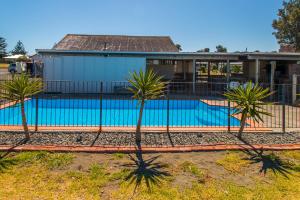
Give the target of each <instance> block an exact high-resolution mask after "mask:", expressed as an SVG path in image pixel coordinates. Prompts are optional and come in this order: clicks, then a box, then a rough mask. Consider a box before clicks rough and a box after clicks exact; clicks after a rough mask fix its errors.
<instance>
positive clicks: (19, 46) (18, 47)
mask: <svg viewBox="0 0 300 200" xmlns="http://www.w3.org/2000/svg"><path fill="white" fill-rule="evenodd" d="M11 54H12V55H17V54H22V55H26V54H27V51H26V50H25V47H24V44H23V43H22V42H21V41H20V40H19V41H18V42H17V44H16V46H15V48H14V49H13V50H12V51H11Z"/></svg>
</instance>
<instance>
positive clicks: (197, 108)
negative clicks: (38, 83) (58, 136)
mask: <svg viewBox="0 0 300 200" xmlns="http://www.w3.org/2000/svg"><path fill="white" fill-rule="evenodd" d="M37 107H38V112H36V108H37ZM167 108H168V103H167V100H150V101H147V102H146V105H145V109H144V113H143V121H142V124H143V125H144V126H166V124H167V121H168V120H167V119H169V125H170V126H183V127H184V126H187V127H188V126H189V127H191V126H192V127H193V126H194V127H198V126H227V125H228V109H227V108H226V107H221V106H209V105H207V104H205V103H203V102H201V101H199V100H169V117H168V112H167V110H168V109H167ZM25 110H26V115H27V120H28V124H29V125H35V124H36V122H37V124H38V125H42V126H99V124H100V119H101V117H100V116H101V114H100V100H99V99H46V98H45V99H39V100H38V105H36V100H35V99H32V100H28V101H26V102H25ZM36 113H38V116H36ZM138 113H139V106H138V103H137V101H136V100H128V99H124V100H119V99H118V100H112V99H109V100H108V99H103V101H102V125H103V126H134V125H136V123H137V119H138ZM21 124H22V123H21V115H20V107H19V106H13V107H7V108H4V109H0V125H21ZM239 124H240V121H239V120H238V119H236V118H234V117H231V119H230V125H231V126H239Z"/></svg>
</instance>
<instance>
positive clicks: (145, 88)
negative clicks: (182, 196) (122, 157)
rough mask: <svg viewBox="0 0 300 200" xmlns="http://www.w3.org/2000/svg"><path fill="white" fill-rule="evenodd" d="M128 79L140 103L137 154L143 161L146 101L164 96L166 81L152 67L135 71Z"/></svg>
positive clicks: (136, 137)
mask: <svg viewBox="0 0 300 200" xmlns="http://www.w3.org/2000/svg"><path fill="white" fill-rule="evenodd" d="M128 81H129V83H130V84H131V87H129V90H130V91H131V92H132V93H133V98H134V99H137V100H138V102H139V105H140V110H139V118H138V122H137V125H136V134H135V141H136V145H137V147H138V150H139V151H140V153H139V154H137V155H138V160H139V161H140V162H143V159H142V154H141V124H142V118H143V110H144V106H145V102H146V101H147V100H151V99H157V98H159V97H161V96H163V92H164V89H165V85H166V83H164V82H163V81H162V77H161V76H157V75H156V74H155V73H154V72H153V70H152V69H150V70H147V71H146V72H145V73H144V72H143V71H142V70H141V71H140V72H139V73H137V72H133V73H132V74H131V77H130V79H129V80H128Z"/></svg>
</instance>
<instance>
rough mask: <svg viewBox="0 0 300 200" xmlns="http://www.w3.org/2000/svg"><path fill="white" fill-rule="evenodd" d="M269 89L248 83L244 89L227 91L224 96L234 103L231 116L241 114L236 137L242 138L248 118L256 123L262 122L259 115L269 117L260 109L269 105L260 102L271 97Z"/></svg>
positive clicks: (240, 87)
mask: <svg viewBox="0 0 300 200" xmlns="http://www.w3.org/2000/svg"><path fill="white" fill-rule="evenodd" d="M272 94H273V93H272V92H270V91H269V88H265V89H264V88H262V87H260V86H259V85H258V84H255V85H253V83H252V82H251V81H250V82H248V83H247V84H246V86H245V87H244V86H243V85H240V86H239V87H237V88H235V89H229V90H228V91H227V92H226V93H225V94H224V96H225V97H227V99H228V100H229V101H230V102H234V103H235V104H236V105H235V106H234V108H233V109H234V112H233V114H232V115H236V114H241V127H240V129H239V134H238V137H239V138H242V133H243V131H244V128H245V124H246V120H247V119H248V118H251V119H253V120H254V121H256V122H260V121H262V122H263V119H262V117H261V115H268V116H271V113H268V112H266V110H265V109H264V108H263V107H262V106H263V105H266V104H270V103H265V102H263V101H262V100H263V99H265V98H267V97H268V96H270V95H272Z"/></svg>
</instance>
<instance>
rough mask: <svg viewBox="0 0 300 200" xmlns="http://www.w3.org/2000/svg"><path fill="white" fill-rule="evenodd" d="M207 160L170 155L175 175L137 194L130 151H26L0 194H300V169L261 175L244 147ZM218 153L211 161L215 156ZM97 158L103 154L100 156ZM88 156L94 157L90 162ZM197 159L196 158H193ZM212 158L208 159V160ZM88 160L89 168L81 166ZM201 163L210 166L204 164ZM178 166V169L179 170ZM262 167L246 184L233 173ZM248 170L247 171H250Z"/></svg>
mask: <svg viewBox="0 0 300 200" xmlns="http://www.w3.org/2000/svg"><path fill="white" fill-rule="evenodd" d="M198 154H207V155H208V156H207V159H206V158H205V157H204V156H203V155H201V158H202V159H201V160H193V162H191V161H190V158H191V155H192V156H193V158H197V153H190V154H189V153H187V154H181V155H178V154H168V155H167V157H168V158H169V159H168V160H164V159H163V158H162V159H161V160H157V162H161V163H162V164H163V163H164V162H166V163H167V164H168V168H167V170H169V172H170V174H171V177H168V178H165V179H163V180H162V181H161V182H160V184H158V185H153V187H152V189H151V191H150V190H149V188H147V186H146V183H144V182H143V183H142V184H141V187H139V188H138V189H137V190H136V192H135V193H134V192H133V191H134V187H135V185H134V184H130V183H129V182H128V181H126V177H128V175H129V174H130V173H131V170H130V169H128V168H127V167H124V165H123V164H124V163H123V161H121V160H120V159H122V160H124V162H125V163H127V162H130V161H129V160H128V157H127V156H126V155H121V156H120V155H119V154H111V155H101V154H83V155H82V154H61V153H47V152H24V153H19V154H10V155H9V156H8V157H6V158H5V159H2V160H0V166H2V165H1V162H2V161H5V162H4V163H6V164H4V165H5V166H6V167H5V169H3V170H2V171H1V172H0V199H25V200H26V199H70V200H72V199H116V200H118V199H124V200H125V199H126V200H127V199H136V200H139V199H140V200H150V199H154V200H169V199H173V200H181V199H183V200H192V199H207V200H210V199H217V200H221V199H222V200H223V199H225V200H235V199H238V200H240V199H241V200H242V199H270V200H274V199H292V200H296V199H300V173H299V172H298V171H296V170H293V169H289V174H288V177H285V176H283V175H282V174H280V173H277V174H274V173H273V172H272V171H270V172H268V173H267V174H266V175H265V176H261V175H260V174H259V172H258V171H257V168H256V167H257V166H256V167H253V166H252V165H251V164H250V163H249V161H245V160H244V159H243V158H244V157H247V156H246V155H245V154H242V153H241V152H228V153H226V154H224V153H221V154H220V153H217V152H216V153H210V154H208V153H207V152H202V153H200V152H199V153H198ZM215 154H216V155H217V156H216V157H215V158H214V159H215V160H214V162H212V158H211V157H212V156H214V155H215ZM276 155H277V156H280V157H282V158H286V159H290V160H292V161H293V162H298V161H300V159H299V157H298V156H299V152H296V151H295V152H292V151H285V152H278V153H276ZM147 156H152V155H147ZM120 157H121V158H120ZM97 158H98V159H97ZM87 161H89V162H87ZM194 161H195V162H194ZM208 162H209V163H208ZM83 163H84V164H85V165H88V167H86V168H85V170H84V169H78V168H77V167H76V166H78V165H82V164H83ZM216 163H218V164H217V165H221V166H223V167H224V168H222V167H219V168H220V169H223V173H224V174H226V175H224V176H220V177H217V178H210V179H205V181H204V182H203V181H194V180H195V179H196V180H199V179H203V177H207V176H209V174H211V173H213V172H214V169H210V168H213V166H217V165H216ZM202 165H205V166H207V167H209V169H202V167H201V166H202ZM174 169H176V170H174ZM241 171H245V172H249V173H250V172H251V173H253V171H257V176H253V175H250V177H251V179H252V180H253V182H254V184H251V185H248V184H241V183H240V182H236V181H234V180H232V179H229V176H231V177H238V178H243V177H244V175H239V173H237V172H241ZM246 175H247V174H246ZM176 179H185V180H186V181H188V182H191V184H186V185H179V184H177V182H176V181H175V180H176Z"/></svg>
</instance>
